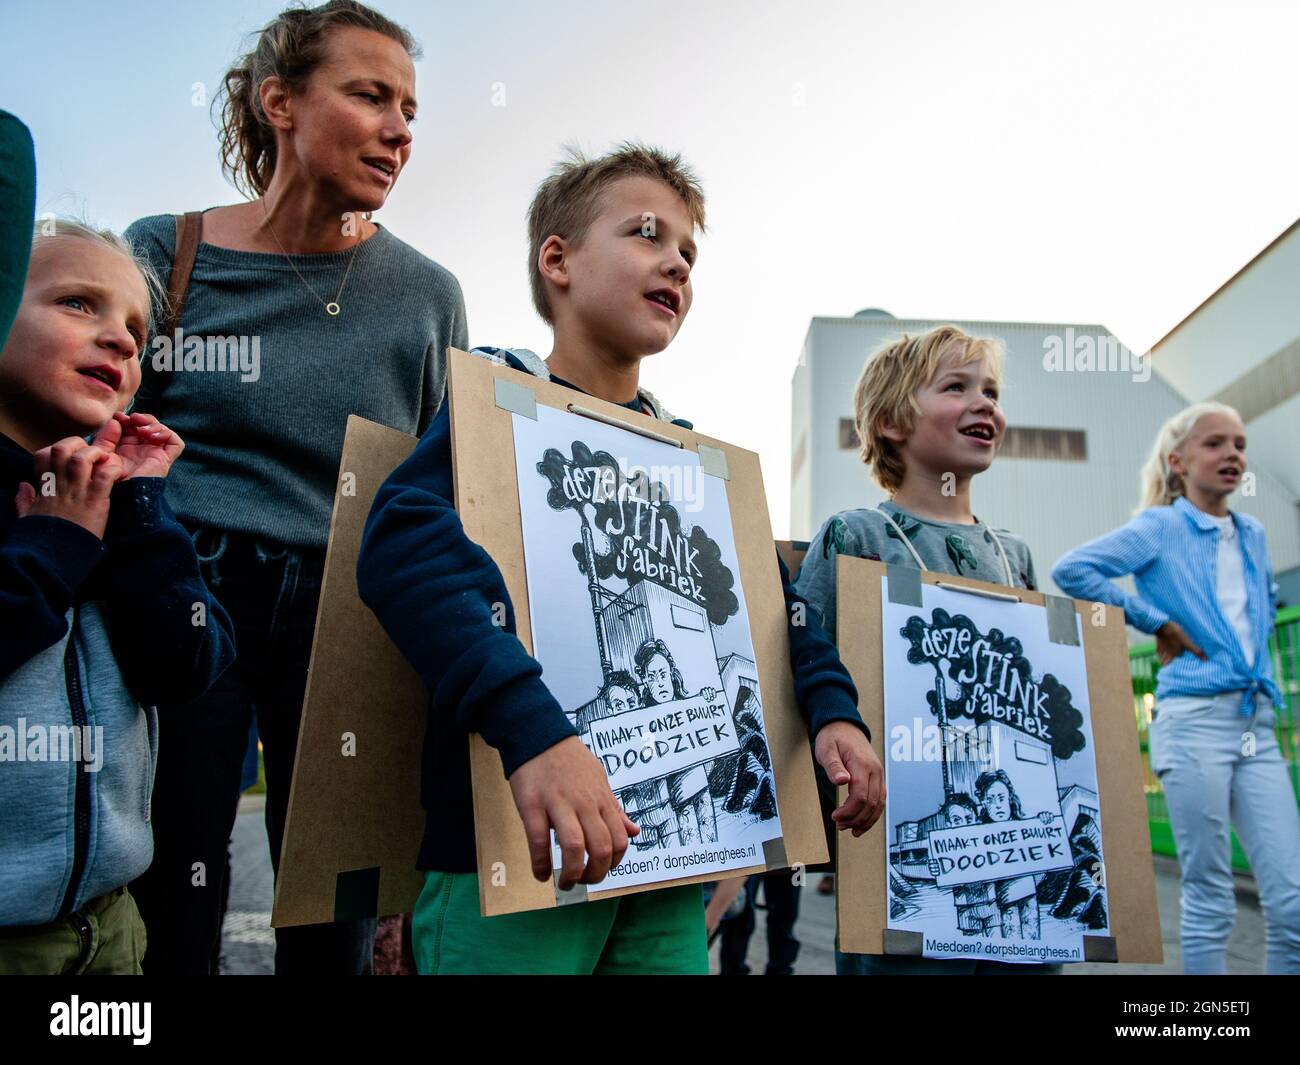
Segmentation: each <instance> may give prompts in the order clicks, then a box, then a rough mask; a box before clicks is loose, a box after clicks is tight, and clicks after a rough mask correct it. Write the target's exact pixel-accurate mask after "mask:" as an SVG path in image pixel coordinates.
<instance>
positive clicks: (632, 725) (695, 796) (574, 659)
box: [512, 406, 781, 890]
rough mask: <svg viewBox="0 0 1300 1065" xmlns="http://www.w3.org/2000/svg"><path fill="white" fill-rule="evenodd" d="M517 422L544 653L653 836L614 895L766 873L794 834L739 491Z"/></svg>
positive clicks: (584, 729) (641, 454) (663, 449)
mask: <svg viewBox="0 0 1300 1065" xmlns="http://www.w3.org/2000/svg"><path fill="white" fill-rule="evenodd" d="M512 420H513V422H514V437H515V463H516V470H517V475H518V479H519V509H520V517H521V520H522V523H523V534H524V561H525V567H526V570H527V578H528V602H529V607H530V611H531V620H532V631H533V653H534V655H535V656H536V657H537V659H538V660H539V661H540V662H541V663H542V668H543V677H542V679H543V680H544V681H545V682H546V686H547V688H548V689H549V690H550V691H551V693H552V694H553V695H554V696H555V697H556V699H557V700H558V701H559V703H560V706H561V707H562V708H563V709H564V712H565V713H566V714H567V715H568V717H569V720H570V721H571V722H572V723H573V725H574V727H575V728H576V729H577V730H578V734H579V736H580V737H581V739H582V742H583V743H585V744H586V745H587V747H588V748H589V749H590V750H591V752H592V753H593V754H595V756H596V757H597V758H598V759H600V762H601V764H602V765H603V766H604V767H605V772H606V774H607V775H608V777H609V783H610V787H611V789H612V790H613V792H614V794H615V795H616V796H617V797H618V799H619V801H620V802H621V803H622V804H623V808H624V810H626V811H627V815H628V817H630V818H631V819H632V820H633V821H635V822H636V824H637V825H638V826H639V827H640V829H641V834H640V835H639V836H637V837H635V838H634V839H633V841H632V843H631V845H630V846H629V847H628V850H627V854H626V855H625V857H624V859H623V861H622V862H621V863H620V864H619V865H618V866H616V867H615V868H614V869H612V870H611V871H610V874H609V876H608V877H607V878H606V880H604V881H603V882H602V884H601V890H609V889H612V888H617V887H627V886H630V885H634V884H644V883H654V882H658V881H662V880H671V879H676V878H679V877H685V876H693V875H696V874H699V873H708V872H713V871H718V870H725V869H738V868H744V867H746V866H753V865H759V864H762V862H763V843H764V841H766V840H769V839H774V838H776V837H778V836H780V835H781V824H780V818H779V816H778V813H777V806H776V787H775V782H774V780H773V775H772V761H771V757H770V755H769V752H768V745H767V736H766V732H765V729H764V721H763V701H762V693H761V692H760V691H759V685H758V670H757V668H756V667H755V663H754V649H753V646H752V644H751V640H750V631H749V615H748V613H747V611H746V608H745V598H744V593H743V591H742V589H741V585H740V580H739V572H740V569H739V566H738V563H737V560H736V549H735V543H734V538H733V534H732V527H731V512H730V510H729V508H728V503H727V482H726V481H725V480H723V479H721V478H719V477H716V476H712V475H710V474H707V473H705V472H704V470H703V469H702V468H701V466H700V460H699V456H698V455H697V454H696V453H695V452H693V451H688V450H684V449H682V448H677V447H673V446H672V445H669V444H664V443H661V442H659V441H656V440H651V439H649V438H647V437H644V436H641V435H639V434H637V433H634V432H631V431H629V430H624V429H619V428H616V427H613V426H608V425H604V424H602V423H600V422H596V421H593V420H591V419H589V418H585V417H582V416H580V415H576V414H570V413H567V412H565V411H559V410H555V409H552V408H548V407H544V406H538V408H537V418H536V420H534V419H531V418H527V417H524V416H522V415H519V414H515V415H514V416H513V419H512ZM557 853H558V852H557Z"/></svg>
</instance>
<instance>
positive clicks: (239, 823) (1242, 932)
mask: <svg viewBox="0 0 1300 1065" xmlns="http://www.w3.org/2000/svg"><path fill="white" fill-rule="evenodd" d="M232 854H233V859H234V860H233V873H232V876H231V884H230V912H229V913H228V914H227V916H226V924H225V929H224V934H223V937H222V954H223V957H224V959H225V964H224V967H223V971H225V972H228V973H270V972H272V970H273V968H274V950H275V937H274V935H273V934H272V932H271V927H270V920H271V900H272V895H273V888H272V880H271V859H270V857H269V856H268V853H267V847H266V828H265V826H264V825H263V822H262V802H261V798H260V797H258V796H246V797H245V799H244V802H243V804H242V805H241V807H240V815H239V817H238V818H237V819H236V822H235V836H234V841H233V847H232ZM817 879H818V878H817V877H816V876H812V877H810V878H809V885H808V887H806V888H805V889H804V890H803V892H802V901H801V903H800V915H799V923H798V926H797V928H796V934H797V935H798V936H799V939H800V940H801V941H802V943H803V946H802V949H801V950H800V953H799V959H798V962H797V963H796V965H795V969H796V971H797V972H798V973H800V974H808V973H833V972H834V971H835V949H834V944H835V900H834V898H833V897H831V896H826V895H819V894H817V892H816V891H814V890H813V885H814V884H815V883H816V881H817ZM1156 901H1157V903H1158V905H1159V908H1160V929H1161V933H1162V937H1163V939H1164V952H1165V960H1164V964H1162V965H1067V966H1066V967H1065V972H1066V973H1067V974H1070V975H1086V974H1090V973H1100V974H1106V975H1113V974H1116V973H1171V974H1172V973H1177V972H1179V971H1180V969H1181V962H1182V955H1181V951H1180V949H1179V943H1178V867H1177V864H1176V863H1174V862H1172V861H1169V860H1167V859H1163V858H1157V859H1156ZM764 919H765V917H764V915H763V914H760V915H759V919H758V928H757V930H756V931H755V934H754V938H753V939H752V940H751V941H750V945H749V958H748V962H749V966H750V968H751V970H753V971H754V972H759V973H761V972H762V971H763V968H764V963H765V957H766V949H767V945H766V939H765V937H764V934H763V921H764ZM713 965H714V971H716V970H717V949H716V946H715V949H714V952H713ZM1263 970H1264V919H1263V915H1262V914H1261V913H1260V910H1259V904H1258V902H1257V901H1256V899H1255V898H1254V896H1253V895H1252V894H1251V893H1250V891H1249V889H1248V887H1246V888H1245V889H1244V890H1242V891H1239V892H1238V905H1237V923H1236V925H1235V927H1234V928H1233V932H1232V939H1231V941H1230V942H1229V944H1228V971H1229V972H1231V973H1245V974H1258V973H1262V972H1263Z"/></svg>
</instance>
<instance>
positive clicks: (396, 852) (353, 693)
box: [271, 416, 428, 928]
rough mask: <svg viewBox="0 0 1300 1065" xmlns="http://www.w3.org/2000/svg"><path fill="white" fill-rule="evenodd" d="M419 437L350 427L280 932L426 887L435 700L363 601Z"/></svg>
mask: <svg viewBox="0 0 1300 1065" xmlns="http://www.w3.org/2000/svg"><path fill="white" fill-rule="evenodd" d="M414 447H415V437H413V436H409V435H408V434H406V433H401V432H398V431H397V430H396V429H389V428H387V427H386V426H383V425H378V424H376V423H375V422H370V421H366V420H365V419H364V418H357V417H355V416H354V417H351V418H349V419H348V428H347V435H346V436H345V437H344V439H343V454H342V456H341V458H340V460H339V485H338V489H337V490H336V492H335V496H334V512H333V515H332V516H331V518H330V536H329V541H328V544H327V546H326V549H325V572H324V576H323V578H322V582H321V598H320V607H319V608H318V610H317V614H316V635H315V639H314V640H313V642H312V655H311V666H310V669H309V670H308V674H307V692H306V695H305V697H304V699H303V710H302V724H301V725H300V726H299V729H298V754H297V759H296V761H295V763H294V772H293V786H292V788H291V790H290V793H289V815H288V818H287V821H286V823H285V832H284V844H283V846H282V848H281V851H280V869H279V873H278V875H277V876H276V880H275V906H274V908H273V910H272V911H271V924H272V925H274V926H275V927H277V928H281V927H284V926H286V925H301V924H321V923H327V922H330V921H344V920H351V919H354V918H359V917H376V916H384V915H387V914H392V913H405V912H407V911H409V910H410V909H411V907H412V906H413V905H414V903H415V899H416V896H417V895H418V894H419V892H420V886H421V885H422V884H423V882H424V879H423V876H422V875H421V874H420V873H419V872H417V871H416V868H415V861H416V855H417V854H419V851H420V836H421V834H422V833H423V831H424V811H423V809H421V807H420V747H421V745H422V742H423V739H424V729H425V722H426V720H427V717H428V709H427V704H428V694H427V693H426V691H425V688H424V684H423V683H422V682H421V680H420V677H419V675H418V674H417V673H416V672H415V670H414V669H412V668H411V667H410V665H408V664H407V661H406V659H405V658H403V657H402V654H401V652H400V651H398V650H397V648H396V647H394V646H393V643H392V641H391V640H389V638H388V635H387V634H386V633H385V632H384V630H383V627H382V626H381V625H380V624H379V620H378V619H377V618H376V617H375V615H374V614H373V613H371V611H370V608H369V607H367V606H366V605H365V604H364V603H363V602H361V599H360V597H359V596H358V595H357V554H358V552H359V551H360V548H361V534H362V531H363V530H364V528H365V523H366V515H367V514H369V513H370V504H371V502H372V501H373V500H374V497H375V493H376V492H377V491H378V490H379V486H380V485H381V484H383V482H384V478H385V477H387V476H388V475H389V474H390V473H391V472H392V471H393V469H394V468H395V467H396V466H397V465H398V464H399V463H401V462H402V461H403V460H404V459H405V458H406V457H407V456H408V455H409V454H410V453H411V450H412V449H413V448H414Z"/></svg>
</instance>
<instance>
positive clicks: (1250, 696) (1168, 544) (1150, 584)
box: [1052, 497, 1283, 713]
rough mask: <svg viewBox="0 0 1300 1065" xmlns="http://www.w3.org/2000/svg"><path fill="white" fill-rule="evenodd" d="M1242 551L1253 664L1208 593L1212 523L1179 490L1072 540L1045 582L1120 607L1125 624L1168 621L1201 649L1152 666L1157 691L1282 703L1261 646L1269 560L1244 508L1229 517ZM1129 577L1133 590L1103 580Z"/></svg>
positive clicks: (1269, 602)
mask: <svg viewBox="0 0 1300 1065" xmlns="http://www.w3.org/2000/svg"><path fill="white" fill-rule="evenodd" d="M1232 520H1233V524H1234V525H1235V527H1236V529H1237V537H1238V541H1239V542H1240V544H1241V548H1242V555H1243V559H1242V561H1243V567H1242V569H1243V573H1244V576H1245V582H1246V612H1247V615H1248V616H1249V618H1250V624H1251V627H1252V629H1253V630H1254V633H1255V649H1256V650H1255V661H1254V662H1247V661H1246V655H1245V652H1244V651H1243V650H1242V647H1241V641H1240V640H1239V639H1238V638H1237V633H1236V632H1235V631H1234V630H1233V627H1232V624H1231V623H1230V622H1229V621H1228V619H1227V617H1225V616H1224V613H1223V610H1222V609H1221V608H1220V606H1219V600H1218V597H1217V596H1216V594H1215V571H1216V568H1217V565H1218V554H1219V527H1218V525H1216V524H1215V522H1214V519H1213V518H1211V517H1210V516H1209V515H1208V514H1206V513H1205V512H1204V511H1202V510H1200V509H1198V508H1197V507H1196V506H1194V505H1193V504H1191V503H1189V502H1188V501H1187V500H1186V499H1185V498H1182V497H1179V498H1178V499H1177V500H1175V501H1174V504H1173V505H1172V506H1167V507H1150V508H1148V509H1147V510H1144V511H1142V513H1141V514H1139V515H1138V516H1137V517H1135V518H1134V519H1133V520H1132V521H1130V522H1129V523H1128V524H1127V525H1125V526H1123V527H1121V528H1119V529H1116V530H1115V531H1114V532H1112V533H1107V534H1106V535H1105V536H1101V537H1098V538H1097V539H1096V540H1092V541H1090V542H1089V543H1086V544H1084V545H1083V546H1082V547H1077V548H1075V549H1074V550H1073V551H1071V552H1070V553H1069V554H1067V555H1066V556H1065V557H1064V558H1062V559H1061V560H1060V561H1058V562H1057V563H1056V565H1055V566H1054V567H1052V580H1054V581H1055V582H1056V583H1057V585H1058V586H1059V587H1060V588H1061V589H1062V590H1063V591H1064V592H1066V593H1067V594H1069V595H1072V596H1075V597H1076V598H1079V599H1091V600H1093V601H1094V602H1102V603H1110V604H1111V605H1113V606H1119V607H1123V608H1124V616H1125V618H1126V619H1127V620H1128V623H1129V624H1130V625H1132V626H1134V627H1135V628H1138V629H1141V630H1142V631H1143V632H1149V633H1154V632H1155V631H1156V630H1157V629H1158V628H1160V626H1161V625H1163V624H1164V623H1165V622H1166V621H1168V620H1170V619H1171V618H1172V619H1173V620H1174V621H1176V622H1177V623H1178V624H1179V625H1181V626H1182V627H1183V629H1184V630H1185V631H1186V632H1187V635H1188V636H1189V637H1191V639H1192V642H1193V643H1195V644H1196V645H1197V646H1198V647H1200V648H1201V650H1202V651H1204V652H1205V655H1206V658H1205V660H1204V661H1202V660H1201V659H1199V658H1197V657H1196V656H1195V655H1193V654H1191V653H1190V652H1184V653H1183V654H1181V655H1179V656H1178V657H1177V658H1175V659H1174V660H1173V661H1172V662H1170V663H1169V664H1168V665H1167V666H1163V667H1161V669H1160V672H1159V674H1158V675H1157V677H1156V698H1158V699H1164V698H1169V697H1171V696H1175V695H1216V694H1219V693H1220V692H1230V691H1241V692H1242V693H1243V695H1242V704H1241V706H1242V712H1243V713H1250V712H1251V710H1252V709H1253V708H1254V703H1255V695H1256V694H1257V693H1259V694H1264V695H1267V696H1268V697H1269V698H1271V699H1272V700H1273V705H1274V706H1278V707H1281V706H1282V705H1283V702H1282V693H1281V691H1280V690H1279V688H1278V686H1277V684H1276V683H1274V681H1273V664H1272V661H1271V659H1270V655H1269V650H1268V640H1269V636H1270V635H1271V634H1272V631H1273V617H1274V615H1275V614H1276V613H1277V585H1276V584H1275V583H1274V582H1273V565H1272V563H1271V562H1270V561H1269V557H1268V544H1267V542H1266V540H1265V537H1264V526H1263V525H1261V524H1260V523H1259V522H1258V521H1256V520H1255V519H1254V518H1252V517H1250V516H1249V515H1247V514H1238V513H1236V512H1233V514H1232ZM1129 573H1131V574H1132V575H1133V580H1134V583H1135V584H1136V585H1137V594H1136V595H1127V594H1125V592H1124V591H1123V590H1122V589H1121V588H1119V586H1118V585H1115V584H1113V583H1112V582H1111V580H1110V579H1109V578H1111V577H1121V576H1124V575H1125V574H1129Z"/></svg>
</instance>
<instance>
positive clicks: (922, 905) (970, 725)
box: [881, 577, 1109, 963]
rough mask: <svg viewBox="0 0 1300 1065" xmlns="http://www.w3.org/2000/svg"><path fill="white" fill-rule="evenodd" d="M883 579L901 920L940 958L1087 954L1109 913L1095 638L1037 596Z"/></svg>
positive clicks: (897, 915)
mask: <svg viewBox="0 0 1300 1065" xmlns="http://www.w3.org/2000/svg"><path fill="white" fill-rule="evenodd" d="M881 581H882V591H881V612H882V614H883V618H882V621H883V636H882V639H883V641H884V659H883V661H884V694H885V698H884V702H885V728H886V734H887V737H888V739H887V743H886V746H887V756H888V764H887V766H886V779H887V780H888V782H889V787H888V797H887V800H886V814H885V818H886V828H887V831H888V833H889V839H888V844H889V852H888V853H889V858H888V871H887V873H886V879H887V891H888V900H889V927H890V928H891V929H899V930H904V931H914V932H920V933H921V934H922V951H921V952H922V954H923V955H924V956H926V957H932V958H966V959H972V958H973V959H985V960H990V961H1004V962H1022V963H1034V962H1053V963H1055V962H1072V961H1083V960H1084V951H1083V936H1084V935H1103V936H1104V935H1108V934H1109V917H1108V912H1107V898H1106V890H1105V886H1104V880H1105V878H1104V876H1103V875H1102V870H1103V869H1104V860H1103V852H1102V839H1101V814H1100V806H1099V802H1098V788H1097V764H1096V756H1095V753H1094V752H1095V747H1094V743H1093V731H1092V722H1091V715H1090V710H1089V705H1088V682H1087V671H1086V667H1085V664H1084V654H1083V647H1082V643H1080V645H1078V646H1075V645H1070V644H1062V643H1053V642H1051V640H1050V639H1049V637H1048V626H1047V620H1046V611H1045V610H1044V609H1043V608H1042V607H1039V606H1036V605H1033V604H1026V603H1018V602H1011V601H1007V600H997V599H992V598H988V597H985V596H980V595H975V594H970V593H966V592H958V591H952V590H950V589H946V588H937V587H934V586H932V585H928V584H922V585H921V595H922V604H923V605H922V606H921V607H916V606H911V605H908V604H905V603H894V602H890V600H889V594H888V592H889V589H888V579H887V578H885V577H882V578H881ZM1075 624H1076V627H1077V625H1078V619H1077V617H1075Z"/></svg>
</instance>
